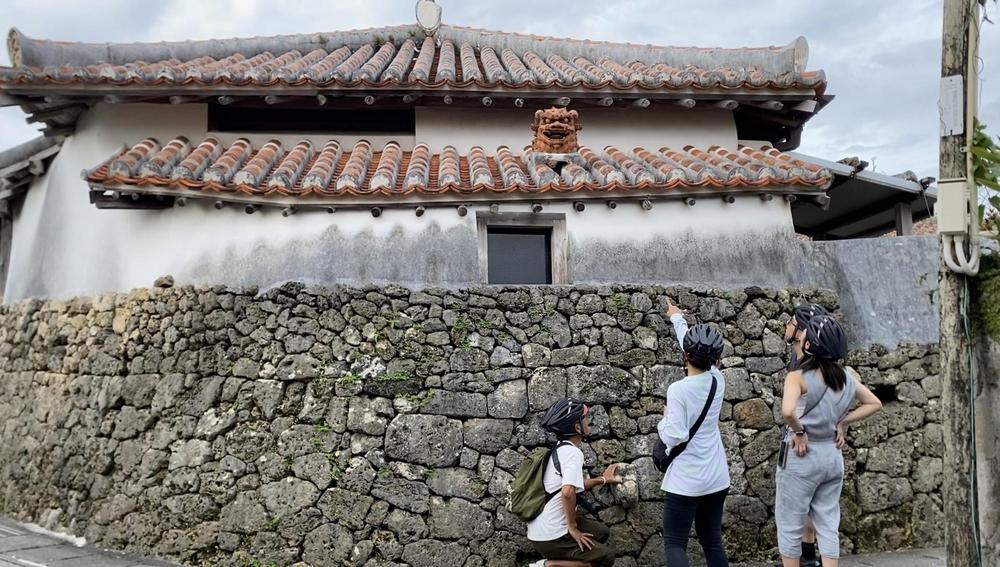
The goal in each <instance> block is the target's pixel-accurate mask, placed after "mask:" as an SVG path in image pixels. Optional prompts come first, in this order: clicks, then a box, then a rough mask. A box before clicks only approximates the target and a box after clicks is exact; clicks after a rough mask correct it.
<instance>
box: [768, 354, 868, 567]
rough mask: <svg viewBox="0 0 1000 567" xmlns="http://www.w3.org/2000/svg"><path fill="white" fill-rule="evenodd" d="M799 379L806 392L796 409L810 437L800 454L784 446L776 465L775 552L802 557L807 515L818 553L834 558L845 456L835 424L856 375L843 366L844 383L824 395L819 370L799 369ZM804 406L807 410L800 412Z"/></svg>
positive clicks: (851, 398)
mask: <svg viewBox="0 0 1000 567" xmlns="http://www.w3.org/2000/svg"><path fill="white" fill-rule="evenodd" d="M803 379H804V380H805V384H806V395H805V396H802V398H800V399H799V405H798V410H797V411H798V415H799V416H801V417H800V418H799V422H800V423H801V424H802V425H803V426H804V427H805V428H806V434H807V435H808V437H809V451H808V452H807V453H806V454H805V456H803V457H799V456H798V455H797V454H796V453H795V449H794V448H793V447H791V446H789V448H788V458H787V460H786V462H785V466H784V468H778V472H777V475H776V482H777V493H776V495H775V521H776V523H777V527H778V551H780V552H781V554H782V555H784V556H785V557H801V556H802V531H803V529H804V527H805V523H806V517H807V516H808V517H811V518H812V521H813V524H814V525H815V526H816V538H817V540H818V542H819V549H820V551H821V552H822V555H823V557H829V558H831V559H833V558H839V557H840V534H839V530H840V491H841V489H842V488H843V486H844V457H843V456H842V455H841V453H840V449H838V448H837V444H836V442H837V423H839V422H840V420H841V419H843V417H844V416H845V415H847V412H848V411H850V409H851V404H852V403H853V402H854V395H855V392H856V391H857V378H856V377H855V376H854V374H853V373H852V372H851V371H849V370H848V371H847V383H846V384H845V385H844V388H843V389H842V390H840V391H839V392H835V391H833V390H832V389H831V390H829V391H826V393H825V394H824V391H825V390H827V386H826V383H824V382H823V377H822V375H821V374H820V372H819V371H817V370H808V371H804V372H803ZM817 399H818V400H819V402H818V403H817ZM809 407H811V408H812V409H811V410H810V411H809V412H808V413H806V415H804V416H802V413H803V412H804V411H805V409H806V408H809ZM787 440H788V438H786V441H787Z"/></svg>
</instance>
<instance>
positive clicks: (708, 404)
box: [666, 376, 718, 468]
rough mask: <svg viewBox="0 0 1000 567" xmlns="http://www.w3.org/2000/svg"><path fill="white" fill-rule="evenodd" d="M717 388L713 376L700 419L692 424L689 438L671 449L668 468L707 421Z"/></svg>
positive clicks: (668, 456)
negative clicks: (706, 417)
mask: <svg viewBox="0 0 1000 567" xmlns="http://www.w3.org/2000/svg"><path fill="white" fill-rule="evenodd" d="M717 388H718V383H717V382H716V380H715V376H712V387H711V388H709V390H708V399H707V400H705V406H704V407H702V408H701V413H700V414H699V415H698V419H696V420H695V422H694V425H692V426H691V429H690V430H689V431H688V440H687V441H685V442H683V443H678V444H677V445H674V446H673V448H672V449H670V453H669V454H668V455H667V463H666V464H667V467H668V468H669V467H670V463H672V462H673V461H674V459H676V458H677V456H678V455H680V454H681V453H683V452H684V449H687V446H688V443H690V442H691V440H692V439H694V436H695V434H696V433H698V429H699V428H700V427H701V424H702V422H704V421H705V416H707V415H708V410H709V408H711V407H712V402H713V401H715V392H716V389H717Z"/></svg>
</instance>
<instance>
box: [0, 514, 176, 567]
mask: <svg viewBox="0 0 1000 567" xmlns="http://www.w3.org/2000/svg"><path fill="white" fill-rule="evenodd" d="M0 567H176V564H174V563H169V562H166V561H160V560H158V559H148V558H145V557H138V556H135V555H130V554H126V553H120V552H114V551H105V550H102V549H97V548H96V547H94V546H91V545H84V546H82V547H80V546H76V545H74V544H73V543H70V542H69V541H67V540H64V539H60V538H56V537H54V536H52V535H49V534H46V533H40V532H39V531H35V530H33V529H32V528H31V527H28V526H24V525H22V524H20V523H17V522H13V521H10V520H7V519H4V518H0Z"/></svg>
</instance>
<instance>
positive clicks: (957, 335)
mask: <svg viewBox="0 0 1000 567" xmlns="http://www.w3.org/2000/svg"><path fill="white" fill-rule="evenodd" d="M978 15H979V11H978V4H977V0H945V1H944V33H943V34H942V48H941V77H942V83H941V86H942V92H941V113H942V116H941V120H942V132H941V151H940V174H939V176H940V179H941V183H940V185H939V186H940V187H941V188H942V193H943V192H944V190H945V188H946V187H947V188H948V189H955V190H960V189H959V187H960V181H962V182H964V185H965V187H968V186H969V185H971V184H972V180H971V175H970V167H969V163H970V162H969V160H970V152H969V144H970V140H971V138H972V130H973V128H974V126H973V117H974V116H975V114H974V112H975V106H974V100H975V90H974V89H975V88H976V84H975V73H974V71H971V72H970V65H971V64H973V63H974V62H975V56H976V54H975V53H971V51H974V49H970V47H971V46H974V45H975V43H973V42H972V41H970V30H971V31H973V32H974V30H975V26H976V25H977V21H976V19H977V18H978ZM956 106H957V107H958V108H960V109H961V110H960V113H961V118H960V119H958V120H956V118H957V117H958V115H959V110H958V108H956ZM949 113H951V116H950V118H949ZM942 196H943V195H942ZM939 203H941V201H939ZM939 214H940V213H939ZM969 224H970V225H971V223H969ZM976 237H977V235H976V234H975V233H971V234H969V241H970V242H971V239H973V238H976ZM942 238H943V242H942V245H941V254H942V258H944V254H950V253H951V250H948V249H947V248H949V247H950V245H951V244H952V241H951V239H949V238H948V237H942ZM967 277H968V276H967V275H965V274H961V273H956V272H955V271H952V270H951V269H949V267H948V266H947V265H945V263H944V261H943V260H942V261H941V264H940V268H939V273H938V294H939V296H938V297H939V301H940V305H941V327H940V334H941V338H940V352H941V385H942V394H941V398H942V412H941V415H942V420H943V422H944V446H945V449H944V482H943V486H942V494H941V496H942V498H941V499H942V501H943V504H944V519H945V543H946V548H947V553H948V565H949V566H950V567H972V566H975V565H978V564H979V548H978V537H977V536H978V535H979V534H977V533H976V530H977V526H978V522H977V521H976V514H977V512H976V510H977V509H978V506H977V502H976V492H975V480H974V478H975V474H976V471H975V461H974V457H973V455H974V451H975V439H974V437H973V423H972V419H971V415H972V407H973V406H972V404H973V396H972V388H971V386H972V368H971V367H970V366H971V364H970V355H969V353H970V350H969V347H970V345H969V340H968V337H967V335H966V331H967V329H966V327H965V324H964V320H963V307H962V306H963V302H964V301H965V300H966V298H965V294H966V293H967V292H968V285H967V283H968V282H967V281H966V278H967Z"/></svg>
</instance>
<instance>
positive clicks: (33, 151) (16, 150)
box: [0, 136, 63, 201]
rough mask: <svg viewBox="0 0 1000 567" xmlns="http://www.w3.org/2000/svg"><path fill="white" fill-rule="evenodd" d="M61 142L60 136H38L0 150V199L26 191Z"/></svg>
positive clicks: (12, 196)
mask: <svg viewBox="0 0 1000 567" xmlns="http://www.w3.org/2000/svg"><path fill="white" fill-rule="evenodd" d="M62 142H63V141H62V138H45V137H43V136H39V137H37V138H35V139H33V140H28V141H27V142H24V143H23V144H19V145H17V146H14V147H12V148H9V149H7V150H3V151H0V201H3V200H6V199H11V198H14V197H17V196H19V195H20V194H21V193H23V192H24V191H27V190H28V187H29V186H30V185H31V182H32V181H33V180H34V179H35V177H37V176H39V175H43V174H44V173H45V171H46V169H47V168H48V166H49V163H51V161H52V160H53V159H54V157H55V155H56V154H58V153H59V150H60V149H61V148H62Z"/></svg>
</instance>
